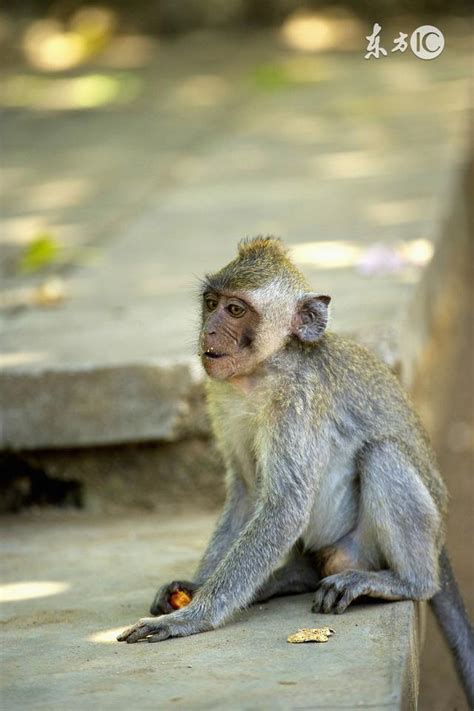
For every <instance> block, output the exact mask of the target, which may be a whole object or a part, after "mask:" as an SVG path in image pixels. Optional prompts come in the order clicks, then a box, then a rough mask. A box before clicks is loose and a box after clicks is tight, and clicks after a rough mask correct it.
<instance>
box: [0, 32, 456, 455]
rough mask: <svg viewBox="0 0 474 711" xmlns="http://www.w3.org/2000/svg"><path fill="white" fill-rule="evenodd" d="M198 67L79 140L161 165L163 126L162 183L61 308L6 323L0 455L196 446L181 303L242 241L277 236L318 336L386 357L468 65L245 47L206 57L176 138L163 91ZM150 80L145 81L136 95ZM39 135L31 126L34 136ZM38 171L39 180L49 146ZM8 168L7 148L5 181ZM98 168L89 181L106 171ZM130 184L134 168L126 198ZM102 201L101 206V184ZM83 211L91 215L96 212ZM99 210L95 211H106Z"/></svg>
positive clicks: (452, 136) (432, 226)
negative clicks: (273, 80)
mask: <svg viewBox="0 0 474 711" xmlns="http://www.w3.org/2000/svg"><path fill="white" fill-rule="evenodd" d="M455 40H456V38H455V37H453V42H455ZM183 42H184V40H183ZM166 51H167V50H166V48H164V49H162V50H161V52H162V53H161V55H160V57H161V58H162V59H163V56H164V55H165V56H166ZM206 51H207V48H206ZM216 51H217V50H216ZM219 52H220V53H219ZM163 53H164V55H163ZM200 53H201V54H200ZM204 55H205V50H204V49H203V48H201V49H200V50H195V51H194V53H193V52H188V53H186V52H184V53H183V57H184V59H182V60H181V64H180V69H179V72H178V74H179V76H178V77H177V74H176V72H173V71H172V70H171V69H170V66H171V67H172V62H170V61H169V60H168V62H166V61H163V67H164V68H165V71H170V77H171V78H170V79H169V80H168V81H166V78H165V79H163V81H164V84H165V86H167V87H168V89H169V91H170V92H171V88H170V87H174V89H173V91H174V93H173V92H172V95H173V96H174V97H175V101H174V103H173V102H172V101H171V99H170V100H169V101H166V96H167V94H166V91H165V89H163V92H164V94H163V95H164V98H163V102H164V103H163V104H160V100H157V98H156V95H155V94H153V95H152V96H153V101H151V100H149V101H147V99H146V96H148V94H146V93H145V94H144V95H143V96H142V97H141V99H140V101H138V100H137V103H136V104H133V110H132V108H130V107H129V108H128V109H127V110H123V111H124V112H125V113H122V114H120V112H119V114H118V115H117V117H114V115H113V114H110V115H109V116H108V117H107V121H102V122H99V123H95V124H94V141H97V140H99V139H100V138H101V137H103V138H104V140H105V139H106V138H107V137H108V136H110V135H117V134H116V132H115V131H118V135H119V136H120V141H122V142H124V143H126V142H127V140H128V138H127V137H128V136H129V135H132V136H133V141H132V143H133V142H137V143H139V144H140V151H141V153H140V155H143V154H144V153H145V152H146V151H147V150H148V151H149V153H150V154H151V155H152V156H153V155H157V156H162V155H166V146H167V142H168V140H169V133H168V131H169V122H170V117H171V119H172V118H173V117H175V118H176V122H177V126H178V128H177V133H176V135H174V134H173V136H174V139H173V141H174V142H173V151H172V156H171V157H170V156H168V157H167V158H166V160H165V163H166V170H165V171H164V173H163V174H161V173H160V169H159V159H157V166H158V167H157V168H156V169H155V167H153V166H155V161H154V159H153V158H152V159H151V160H150V166H151V167H150V168H148V167H147V168H146V170H145V173H147V175H150V174H153V175H155V176H156V179H155V178H149V179H148V182H147V187H146V189H144V193H146V194H142V195H141V196H139V197H138V198H137V199H136V201H135V202H134V203H133V209H132V208H130V210H128V209H127V210H126V211H125V212H124V213H123V216H122V217H121V219H120V220H119V221H118V222H117V224H115V223H114V225H113V228H112V227H110V225H109V227H108V228H104V229H101V230H99V228H97V234H98V235H99V233H100V235H101V239H100V240H99V241H98V242H97V243H96V248H95V249H96V259H95V261H94V262H93V263H90V264H88V265H86V266H83V267H80V268H77V269H75V270H72V271H69V272H67V273H65V274H63V277H62V278H63V280H64V290H65V299H64V301H63V302H62V303H59V304H57V305H56V306H54V307H50V308H46V307H44V308H30V309H25V310H22V311H17V312H14V313H13V312H10V313H9V314H8V315H7V316H5V318H4V319H3V323H2V356H1V364H2V368H1V371H0V390H1V391H2V421H3V427H2V434H1V440H0V446H1V447H3V448H13V449H38V448H52V447H74V446H91V445H102V444H111V443H124V442H143V441H150V440H168V441H173V440H176V439H179V438H181V437H182V436H183V434H185V433H191V434H192V433H195V432H198V433H199V432H202V431H203V427H204V429H205V427H206V425H205V422H204V421H203V419H202V417H197V415H196V413H200V412H201V404H200V403H201V397H202V395H201V391H200V383H201V382H202V373H201V371H200V370H199V366H198V364H197V361H196V358H195V356H194V353H195V338H196V315H197V312H198V307H197V304H196V300H195V297H194V292H195V289H196V285H197V280H198V277H199V276H201V275H202V274H203V273H204V272H206V271H210V270H212V269H214V268H216V267H219V266H221V265H222V264H223V263H224V262H226V261H227V260H228V259H230V258H231V257H232V255H233V254H234V251H235V244H236V242H237V241H238V239H240V238H241V237H243V236H246V235H252V234H256V233H276V234H278V235H280V236H282V237H283V238H284V239H285V240H286V241H287V243H288V244H289V245H290V246H291V247H293V248H294V256H295V260H296V261H297V263H298V264H299V265H300V266H301V268H302V269H303V270H304V271H305V272H306V274H307V276H308V278H309V279H310V282H311V283H312V285H313V286H314V288H315V289H316V290H318V291H321V292H327V293H330V294H331V295H332V296H333V302H332V303H333V321H332V326H333V328H335V329H336V330H339V331H346V332H347V331H349V332H352V333H355V334H356V336H357V337H360V338H361V339H362V340H366V339H368V340H369V341H371V342H372V343H375V344H376V346H377V347H378V348H379V351H380V352H381V354H382V356H385V357H386V358H387V359H388V361H389V363H390V364H391V365H393V364H394V363H395V362H396V361H398V360H399V358H400V353H399V346H400V343H401V338H400V324H401V323H402V322H403V318H404V316H405V315H406V313H407V309H408V306H409V304H410V303H411V302H412V300H413V298H414V295H415V294H416V290H417V285H418V284H419V283H420V282H421V281H422V278H423V274H424V273H425V269H426V267H427V264H428V262H429V260H430V258H431V255H432V253H434V254H436V252H437V250H438V247H439V244H440V237H441V235H442V234H443V225H444V222H443V219H444V217H445V215H446V214H447V213H448V211H449V208H450V206H451V204H452V200H451V198H452V193H453V191H454V190H455V185H456V180H457V178H458V172H459V167H460V165H461V163H462V160H463V157H464V152H465V147H466V145H467V131H466V128H467V107H468V104H469V94H468V89H467V80H466V76H467V73H468V69H467V66H468V64H467V63H466V61H465V50H463V49H462V48H460V49H457V50H456V52H453V53H449V52H445V53H444V54H443V55H442V56H441V57H440V58H439V59H438V60H436V61H434V62H423V61H421V60H419V59H417V58H416V57H414V56H413V55H412V56H408V54H407V55H406V56H399V57H397V56H395V55H394V56H391V57H389V58H387V59H386V61H379V62H372V63H367V62H363V60H362V59H361V57H359V56H358V55H357V56H354V55H353V54H350V53H347V54H334V55H327V56H318V57H307V58H301V57H299V56H296V55H292V54H288V51H287V50H284V49H282V48H281V46H280V45H279V44H278V43H277V42H275V40H274V39H272V37H270V36H268V35H257V36H255V37H253V38H250V39H249V40H248V43H247V45H246V51H245V52H243V53H242V54H237V56H235V55H232V60H231V59H230V58H229V57H228V59H227V62H226V61H225V56H226V54H225V51H224V50H223V49H222V47H221V48H220V50H219V51H218V56H219V63H217V64H214V63H213V64H212V71H211V69H210V67H209V65H208V66H207V72H208V75H209V74H211V75H212V76H213V77H214V80H213V81H214V85H215V86H217V84H219V86H221V88H222V89H223V91H222V92H221V95H219V98H218V99H216V98H215V96H214V94H212V91H211V92H210V94H211V96H214V103H213V104H212V101H211V109H209V110H207V111H206V113H205V114H203V113H202V112H201V110H200V109H199V108H197V107H196V106H195V105H193V104H192V102H191V103H190V104H188V105H187V109H186V110H187V112H188V114H189V122H190V124H189V125H190V129H189V133H188V132H187V129H186V126H187V124H186V121H183V104H182V103H180V102H179V101H177V99H176V91H177V88H176V85H174V84H173V82H174V81H176V82H177V84H178V86H181V87H183V86H184V87H186V86H189V82H190V81H191V78H193V79H194V81H197V78H199V76H200V74H199V73H197V71H196V69H195V66H196V67H197V68H198V72H199V71H202V67H203V66H205V63H204V64H203V62H204V59H203V57H204ZM173 56H174V57H175V58H176V56H177V55H176V52H175V54H174V55H173ZM361 56H362V55H361ZM359 60H360V61H359ZM269 61H270V62H271V66H276V67H279V68H280V69H279V71H281V68H283V70H284V71H285V72H286V75H285V76H287V77H290V78H287V79H286V80H285V82H283V84H282V85H281V86H279V87H277V88H276V89H273V90H271V91H269V90H268V89H267V88H263V87H262V86H260V84H259V80H258V76H259V74H258V71H257V70H259V68H260V67H261V66H262V64H261V63H262V62H264V63H265V62H267V63H268V62H269ZM154 66H155V68H156V72H158V65H157V64H156V65H154ZM264 66H266V65H265V64H264ZM361 66H363V68H364V71H363V72H362V71H361ZM166 67H168V70H166ZM153 76H154V74H153V68H152V69H150V71H149V72H148V74H147V75H146V77H145V79H144V82H145V87H151V86H152V83H151V82H152V78H153ZM185 79H186V81H185ZM208 79H209V76H208ZM186 82H187V83H186ZM216 82H217V84H216ZM208 84H209V81H208ZM183 92H184V93H183ZM183 92H181V93H179V92H178V94H179V96H180V97H181V100H184V99H183V96H184V97H186V96H188V94H186V92H185V91H184V89H183ZM191 96H194V94H193V93H192V92H191ZM225 97H227V98H225ZM188 98H189V96H188ZM163 113H164V114H165V118H166V121H168V123H166V122H165V124H163V125H161V124H160V123H159V121H160V120H164V119H163ZM144 115H147V116H148V119H147V123H146V129H145V128H144V123H143V121H144V119H143V117H144ZM155 116H156V118H157V121H158V124H157V130H156V132H154V131H153V121H154V117H155ZM124 117H128V118H129V120H130V132H126V133H125V132H124V120H125V119H124ZM6 120H7V122H8V121H11V122H13V121H15V120H16V119H15V118H14V117H11V118H9V117H8V116H7V119H6ZM68 120H69V117H68V116H67V115H66V114H65V113H61V112H58V113H57V114H56V115H55V116H54V117H51V118H50V119H49V121H50V124H49V125H50V127H51V132H52V133H54V134H57V135H59V134H60V133H61V131H63V130H65V125H66V124H67V121H68ZM114 121H117V123H116V124H114ZM39 122H40V119H39V118H35V117H34V116H32V115H28V126H29V129H30V134H31V136H34V135H35V126H36V125H37V123H39ZM114 125H116V128H114ZM160 125H161V129H162V130H160ZM166 126H168V128H166ZM12 130H13V129H12ZM186 137H187V138H186ZM185 139H186V140H185ZM71 140H72V139H71ZM78 140H79V144H78V145H79V147H78V150H80V148H81V147H82V148H86V147H88V146H89V144H88V133H87V131H84V133H82V134H81V135H80V136H79V139H78ZM114 145H115V144H114ZM114 150H118V146H115V148H114ZM134 150H137V151H138V150H139V149H138V148H136V149H134ZM35 155H36V159H35V162H33V165H35V166H36V168H35V169H36V170H37V171H38V173H40V172H41V170H42V169H43V167H44V166H45V165H46V164H47V163H48V161H49V160H50V155H49V151H48V150H47V146H46V147H45V150H44V151H43V152H42V151H41V148H40V147H38V146H37V149H36V154H35ZM90 155H91V156H93V153H91V154H90ZM17 159H18V153H16V152H15V150H12V152H11V157H10V161H11V163H10V167H12V169H13V168H14V167H15V162H16V161H17ZM6 160H7V162H8V160H9V155H8V153H7V156H6ZM75 160H77V156H75ZM97 160H98V163H97V164H96V166H95V171H96V175H98V176H99V177H100V176H101V175H102V174H105V172H106V168H107V159H106V158H103V157H101V154H100V153H99V156H98V158H97ZM75 165H76V168H75V170H76V172H77V171H79V173H80V170H81V169H80V167H79V168H78V167H77V163H76V164H75ZM120 165H121V166H122V167H121V168H120V169H119V171H122V170H125V167H124V166H123V165H122V164H120ZM137 171H138V167H137V164H134V168H133V183H134V184H135V183H136V181H137V180H138V181H139V176H138V175H137ZM53 172H54V171H53ZM158 173H160V175H158ZM119 174H120V173H119ZM121 180H123V179H122V178H121ZM108 186H109V187H108V190H109V193H108V195H109V198H108V199H111V195H112V191H113V185H112V184H111V182H110V178H109V183H108ZM121 186H122V187H120V189H119V190H118V195H117V200H121V199H122V198H121V197H120V196H123V195H124V190H125V188H124V183H123V182H122V183H121ZM89 207H90V210H91V211H92V214H93V213H94V208H93V205H92V206H89ZM97 210H98V211H99V212H100V214H101V215H102V210H103V208H102V205H101V201H100V200H99V201H98V203H97ZM114 210H115V205H114V204H113V202H111V203H109V208H108V214H109V215H112V213H113V212H114ZM125 213H126V214H125ZM88 214H89V215H90V214H91V213H88ZM121 214H122V213H121ZM76 219H77V220H78V226H79V230H81V228H84V229H85V228H86V226H87V224H88V222H87V221H82V222H81V220H82V218H81V216H80V214H79V213H78V214H77V216H76ZM88 219H89V218H88ZM101 219H102V218H101ZM91 220H92V223H94V219H93V218H91ZM99 222H100V220H99V218H97V221H96V223H94V224H98V223H99ZM100 224H102V225H103V221H102V222H100ZM105 237H107V239H106V238H105ZM403 337H405V334H403Z"/></svg>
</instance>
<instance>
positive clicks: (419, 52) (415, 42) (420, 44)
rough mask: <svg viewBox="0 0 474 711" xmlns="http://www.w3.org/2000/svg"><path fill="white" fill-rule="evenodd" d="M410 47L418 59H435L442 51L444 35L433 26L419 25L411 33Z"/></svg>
mask: <svg viewBox="0 0 474 711" xmlns="http://www.w3.org/2000/svg"><path fill="white" fill-rule="evenodd" d="M410 47H411V51H412V52H413V54H416V56H417V57H418V58H419V59H435V58H436V57H439V55H440V54H441V52H442V51H443V49H444V35H443V33H442V32H441V30H439V29H438V28H437V27H434V26H433V25H421V27H417V28H416V30H415V31H414V32H413V33H412V36H411V37H410Z"/></svg>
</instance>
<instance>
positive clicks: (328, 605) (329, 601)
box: [321, 587, 339, 613]
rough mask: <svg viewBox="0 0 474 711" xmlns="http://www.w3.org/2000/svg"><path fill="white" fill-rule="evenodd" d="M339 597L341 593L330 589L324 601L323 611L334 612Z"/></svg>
mask: <svg viewBox="0 0 474 711" xmlns="http://www.w3.org/2000/svg"><path fill="white" fill-rule="evenodd" d="M338 596H339V592H338V590H337V589H336V588H335V587H334V588H329V590H327V591H326V595H325V596H324V599H323V601H322V606H321V611H322V612H325V613H328V612H332V609H333V607H334V603H335V602H336V600H337V598H338Z"/></svg>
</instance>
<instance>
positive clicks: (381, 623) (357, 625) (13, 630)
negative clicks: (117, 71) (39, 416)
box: [0, 514, 417, 711]
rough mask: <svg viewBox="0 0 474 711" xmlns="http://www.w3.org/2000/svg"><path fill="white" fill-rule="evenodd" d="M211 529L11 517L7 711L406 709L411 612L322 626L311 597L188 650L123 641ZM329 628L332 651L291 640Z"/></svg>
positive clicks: (194, 642) (371, 611)
mask: <svg viewBox="0 0 474 711" xmlns="http://www.w3.org/2000/svg"><path fill="white" fill-rule="evenodd" d="M211 523H212V521H211V519H210V518H209V517H199V516H196V515H195V514H193V515H190V516H189V518H188V519H187V520H183V519H182V518H179V519H176V518H175V519H173V518H170V519H167V520H166V519H157V518H156V517H154V516H151V515H147V516H143V515H141V516H140V517H135V518H134V517H132V516H127V517H126V518H123V519H111V520H107V519H105V520H104V519H95V520H94V519H92V520H91V519H90V518H87V517H85V516H81V515H78V516H77V517H74V516H72V515H70V514H68V515H56V516H54V515H53V516H50V517H49V518H48V517H47V516H46V517H45V516H41V517H35V516H22V517H20V518H15V519H4V520H3V523H2V541H3V543H2V547H3V554H2V557H3V566H2V568H3V570H2V580H3V583H4V584H3V585H2V587H1V588H0V594H1V600H2V605H1V608H2V613H1V614H2V618H1V619H2V622H1V627H2V636H3V641H2V658H3V659H2V667H1V668H2V672H1V676H2V682H3V684H2V685H3V692H2V706H3V708H5V709H8V710H9V711H23V710H24V709H25V708H28V709H37V710H38V711H40V710H43V711H56V710H57V711H59V710H62V709H65V708H67V709H72V710H73V711H83V710H84V711H86V709H91V708H94V707H95V708H98V709H100V710H101V711H106V710H107V709H123V708H131V709H138V708H143V709H156V708H160V709H172V708H178V709H222V708H226V709H264V708H272V709H277V708H278V709H279V708H282V709H288V708H298V709H303V708H311V709H314V708H324V709H330V708H331V709H339V708H345V709H352V708H368V707H370V708H374V709H382V708H383V709H398V708H399V702H400V696H399V695H400V691H401V689H403V688H404V689H405V691H406V692H407V693H408V692H409V686H410V683H413V682H415V683H416V665H415V667H414V666H413V664H414V661H413V660H414V659H415V658H416V657H412V656H411V654H412V653H414V654H416V627H417V625H416V621H415V618H414V607H413V605H412V603H397V604H380V605H370V606H366V607H364V606H359V607H358V608H354V609H353V610H351V611H350V612H348V613H347V614H346V615H343V616H326V615H324V616H322V615H321V616H315V615H313V614H312V613H310V602H311V596H309V595H304V596H298V597H297V598H285V599H281V600H278V601H273V602H271V603H268V604H265V605H261V606H256V607H254V608H252V609H250V610H248V611H246V612H244V613H242V614H241V615H240V616H239V618H238V620H237V621H235V622H234V623H232V624H229V625H227V626H225V627H223V628H222V629H220V630H218V631H215V632H211V633H207V634H203V635H197V636H195V637H190V638H187V639H176V640H168V641H166V642H163V643H161V644H155V645H148V644H137V645H133V646H130V645H125V644H119V643H118V642H115V641H114V638H115V635H116V634H117V633H118V632H119V631H120V630H121V629H122V628H123V626H126V625H127V624H129V623H131V622H134V621H135V620H136V619H137V618H138V617H142V616H143V615H145V614H147V611H148V610H147V608H148V605H149V603H150V600H151V599H152V597H153V594H154V591H155V587H156V586H157V584H158V583H159V582H160V581H164V580H169V579H172V578H173V577H175V576H178V577H179V576H189V575H190V573H191V572H192V570H193V568H194V566H195V564H196V562H197V559H198V556H199V553H200V551H201V550H202V548H203V546H204V543H205V540H206V539H207V537H208V535H209V531H210V527H211ZM15 598H16V599H15ZM328 624H329V625H330V626H332V627H334V628H335V630H336V636H335V637H333V638H331V639H330V640H329V642H328V643H326V644H321V645H298V646H290V645H288V643H287V642H286V637H287V636H288V634H290V633H292V632H294V631H296V629H298V628H299V627H305V626H325V625H328ZM405 674H406V678H405V680H403V676H404V675H405ZM368 680H370V681H368ZM410 708H411V707H410Z"/></svg>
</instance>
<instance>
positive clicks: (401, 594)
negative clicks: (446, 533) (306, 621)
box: [313, 441, 441, 613]
mask: <svg viewBox="0 0 474 711" xmlns="http://www.w3.org/2000/svg"><path fill="white" fill-rule="evenodd" d="M360 479H361V503H360V521H359V526H358V529H359V530H358V537H359V540H360V541H361V545H362V547H363V546H364V541H365V545H367V548H368V549H369V547H370V548H372V549H373V548H374V547H375V549H376V550H377V552H378V555H379V557H380V559H381V560H382V561H384V568H385V569H384V570H378V571H374V570H372V571H370V570H369V571H366V570H353V569H351V566H350V565H349V569H347V570H344V571H342V572H339V573H337V574H335V575H330V576H329V577H327V578H324V579H323V580H322V581H321V583H320V584H319V586H318V589H317V591H316V596H315V600H314V606H313V611H314V612H337V613H340V612H344V610H345V609H346V608H347V606H348V605H350V603H351V602H353V600H355V599H356V598H358V597H360V596H361V595H368V596H371V597H377V598H381V599H384V600H402V599H411V600H426V599H429V598H430V597H432V596H433V595H434V593H435V592H436V590H437V588H438V546H439V541H440V526H441V517H440V514H439V512H438V510H437V508H436V506H435V504H434V502H433V499H432V498H431V496H430V494H429V492H428V489H427V488H426V486H425V485H424V483H423V481H422V479H421V477H420V475H419V474H418V471H417V469H416V466H415V464H414V463H413V462H412V460H411V458H410V455H409V453H408V452H407V451H406V450H405V448H404V447H403V446H402V445H401V444H396V443H394V442H391V441H382V442H377V443H374V444H370V445H367V446H366V447H365V449H364V452H363V453H362V457H361V464H360ZM363 553H364V551H363V550H362V554H363ZM366 557H367V559H370V555H367V556H366Z"/></svg>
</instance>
